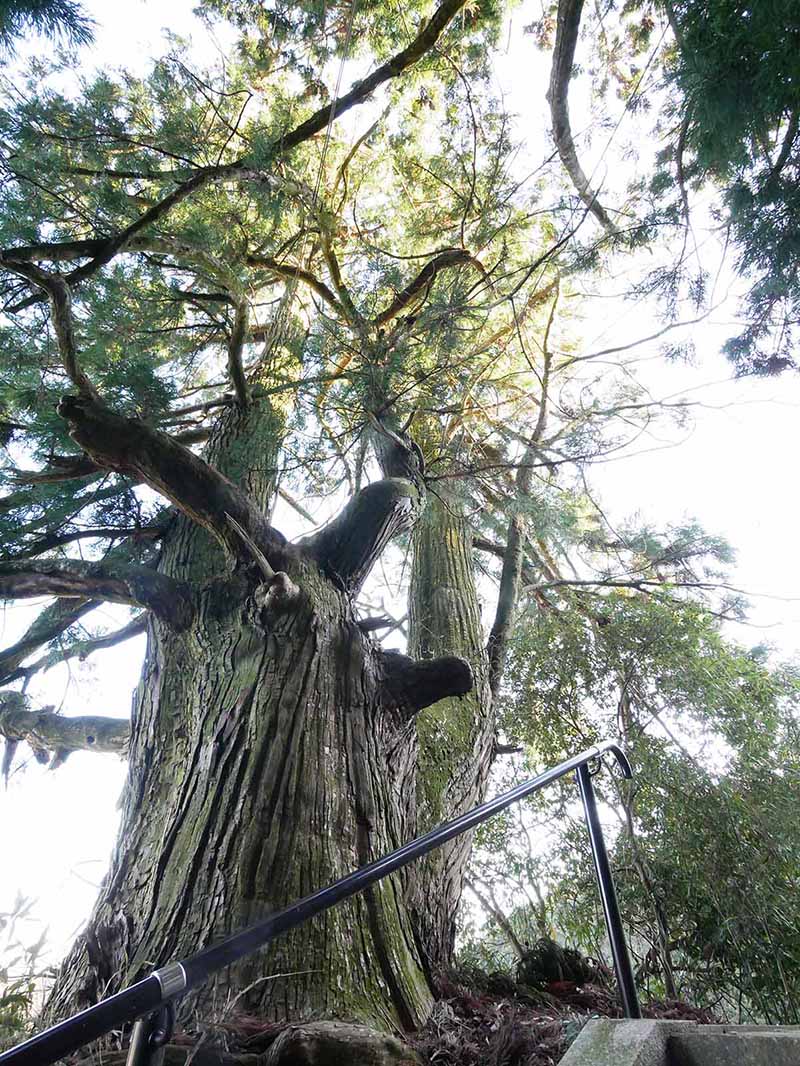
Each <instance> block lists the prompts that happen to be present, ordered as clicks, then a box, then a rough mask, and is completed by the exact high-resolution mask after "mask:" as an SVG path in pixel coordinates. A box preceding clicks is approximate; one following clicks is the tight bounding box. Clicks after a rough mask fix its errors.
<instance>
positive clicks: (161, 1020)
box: [125, 1002, 175, 1066]
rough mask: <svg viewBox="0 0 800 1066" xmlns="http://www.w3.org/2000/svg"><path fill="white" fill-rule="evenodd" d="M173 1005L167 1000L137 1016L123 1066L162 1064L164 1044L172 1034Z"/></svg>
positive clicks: (156, 1065) (155, 1065)
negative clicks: (141, 1016) (148, 1012)
mask: <svg viewBox="0 0 800 1066" xmlns="http://www.w3.org/2000/svg"><path fill="white" fill-rule="evenodd" d="M174 1023H175V1007H174V1005H173V1004H172V1003H171V1002H169V1003H165V1004H164V1005H163V1006H162V1007H161V1008H160V1009H159V1010H156V1011H153V1012H152V1014H146V1015H145V1016H144V1017H143V1018H139V1020H138V1021H137V1022H136V1024H135V1025H134V1027H133V1032H132V1033H131V1042H130V1044H129V1045H128V1057H127V1059H126V1060H125V1066H162V1063H163V1062H164V1045H165V1044H166V1043H167V1041H168V1040H169V1038H170V1037H171V1036H172V1030H173V1027H174Z"/></svg>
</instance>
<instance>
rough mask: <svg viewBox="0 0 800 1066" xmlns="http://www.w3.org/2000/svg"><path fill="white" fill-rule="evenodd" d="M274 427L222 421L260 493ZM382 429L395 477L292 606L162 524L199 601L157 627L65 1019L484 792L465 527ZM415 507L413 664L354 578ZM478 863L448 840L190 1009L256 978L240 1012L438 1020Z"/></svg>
mask: <svg viewBox="0 0 800 1066" xmlns="http://www.w3.org/2000/svg"><path fill="white" fill-rule="evenodd" d="M281 434H282V418H281V412H278V411H275V410H273V409H271V408H269V407H267V406H266V405H264V404H262V403H261V402H257V401H255V400H254V401H253V402H252V403H251V404H250V406H249V407H248V408H247V409H246V410H243V409H241V408H235V409H230V410H228V411H226V412H224V413H223V415H222V416H221V420H220V423H219V426H218V429H217V431H216V433H215V434H214V436H213V437H212V439H211V441H210V443H209V449H208V452H207V457H208V458H209V459H213V463H214V467H215V468H216V470H217V471H219V473H220V474H224V475H225V477H226V478H228V479H229V482H230V484H231V485H233V486H237V487H238V488H239V489H241V490H246V491H247V493H248V496H249V498H250V500H251V501H252V503H253V504H254V505H257V506H259V507H264V506H265V505H266V503H267V501H268V500H269V499H271V497H272V495H273V492H274V486H275V473H274V471H275V459H276V456H277V452H278V449H279V447H280V443H281ZM380 437H381V440H382V441H383V445H382V450H381V458H382V465H383V466H384V468H385V470H386V471H387V472H388V473H389V475H390V476H389V477H388V478H386V479H385V480H384V481H382V482H378V483H376V485H373V486H370V487H369V488H368V489H366V490H364V491H363V492H362V493H360V494H359V495H358V496H357V497H356V498H355V499H354V501H353V502H352V503H351V504H350V505H349V506H348V507H347V508H345V511H344V512H343V515H342V516H341V518H340V520H339V522H338V524H337V523H333V524H332V526H331V527H329V528H328V530H327V532H326V531H323V532H322V534H321V535H320V538H315V539H314V540H312V541H310V542H308V543H307V544H306V545H305V547H303V546H300V547H298V549H297V550H296V551H294V552H292V553H291V554H290V555H288V556H287V559H286V569H287V571H288V578H289V579H290V580H291V582H292V584H293V585H294V586H295V587H296V588H297V590H298V593H297V595H296V596H295V597H293V598H292V600H291V602H289V603H287V604H282V605H281V609H280V610H276V609H274V608H273V607H272V606H271V600H270V598H269V597H267V598H266V599H265V597H264V596H263V595H262V593H263V589H264V585H263V578H262V575H261V574H260V573H259V572H258V571H257V569H256V568H255V567H243V568H239V569H237V570H235V571H234V572H233V573H231V572H230V570H229V568H228V561H227V560H226V558H225V557H224V555H223V552H222V551H221V549H220V546H219V544H218V543H217V542H216V541H215V540H214V539H213V538H212V537H211V536H210V535H209V532H208V531H207V530H206V529H203V528H200V527H199V526H198V525H197V524H196V523H195V522H194V521H192V519H191V518H189V517H188V516H186V515H183V514H178V515H176V517H175V519H174V520H173V522H172V524H171V526H170V527H169V528H168V529H167V532H166V534H165V539H164V544H163V551H162V556H161V563H160V570H161V572H162V573H163V574H164V575H165V577H166V578H169V579H173V580H175V579H177V580H181V581H191V582H192V584H193V587H194V588H195V594H196V599H197V610H196V612H195V615H194V617H193V619H192V621H191V624H190V626H189V627H188V628H186V629H184V630H183V631H178V630H176V629H175V628H174V627H172V626H169V625H166V624H164V623H163V622H162V621H160V620H159V619H158V618H152V619H151V621H150V627H149V634H148V651H147V657H146V662H145V666H144V671H143V675H142V679H141V682H140V685H139V688H138V690H137V693H136V697H135V701H134V713H133V719H132V725H131V741H130V754H129V777H128V783H127V787H126V790H125V793H124V797H123V818H122V826H121V830H120V836H119V841H118V845H117V849H116V852H115V855H114V858H113V861H112V867H111V870H110V872H109V875H108V877H107V879H106V882H105V883H104V887H103V890H102V892H101V896H100V899H99V901H98V904H97V906H96V908H95V911H94V913H93V915H92V918H91V919H90V921H89V923H88V926H87V928H86V931H85V932H84V933H83V934H82V935H81V937H80V938H79V940H78V941H77V943H76V944H75V946H74V948H73V950H72V952H71V954H70V956H69V957H68V958H67V960H66V961H65V964H64V966H63V969H62V972H61V974H60V977H59V979H58V981H57V983H56V987H55V990H54V993H53V996H52V998H51V1001H50V1003H49V1005H48V1013H49V1015H50V1016H51V1017H61V1016H64V1015H65V1014H66V1013H68V1012H71V1011H73V1010H75V1009H76V1008H80V1007H83V1006H85V1005H86V1004H87V1003H91V1002H94V1001H95V1000H96V999H97V998H99V997H100V996H101V995H104V994H108V993H109V992H110V991H113V990H114V989H116V988H119V987H120V986H122V985H125V984H126V983H129V982H130V981H132V980H135V979H137V978H139V977H140V976H142V975H143V974H144V973H146V972H148V971H149V970H150V969H151V968H152V967H153V966H155V965H160V964H163V963H165V962H166V961H168V960H170V959H174V958H180V957H181V956H185V955H190V954H193V953H195V952H196V951H198V950H200V949H201V948H202V947H204V946H206V945H208V944H209V943H211V942H213V941H215V940H217V939H219V938H221V937H222V936H224V935H226V934H227V933H230V932H232V931H234V930H237V929H240V928H242V927H243V926H245V925H247V924H249V923H251V922H253V921H255V920H257V919H259V918H261V917H263V916H264V915H265V914H267V913H269V912H270V911H273V910H275V909H277V908H280V907H283V906H285V905H287V904H289V903H291V902H293V901H295V900H296V899H298V898H299V897H301V896H304V895H306V894H307V893H309V892H311V891H313V890H314V889H316V888H319V887H321V886H323V885H325V884H327V883H329V882H330V881H332V880H334V879H336V878H338V877H341V876H342V875H344V874H345V873H347V872H349V871H351V870H353V869H355V868H356V867H358V866H360V865H363V864H364V863H366V862H369V861H370V860H372V859H374V858H376V857H378V856H379V855H381V854H383V853H385V852H388V851H390V850H392V849H393V848H395V847H397V846H399V845H400V844H402V843H405V842H406V841H407V840H409V839H411V838H412V837H413V836H415V835H417V834H418V833H419V832H421V831H423V830H424V829H425V828H427V827H428V826H429V825H430V824H431V823H432V822H433V821H437V820H439V819H441V818H446V817H450V816H451V815H453V814H455V813H457V812H459V811H461V810H463V809H465V808H467V807H468V806H470V805H472V804H473V803H474V802H475V801H476V800H477V799H479V798H480V797H481V796H482V794H483V789H484V784H485V779H486V773H487V771H488V766H489V757H490V751H491V740H492V735H493V728H492V722H491V715H490V713H489V699H488V688H487V684H486V661H485V652H484V649H483V639H482V635H481V631H480V618H479V612H478V607H477V602H476V599H475V590H474V585H473V581H472V569H471V543H470V539H469V536H468V532H467V529H466V526H465V524H464V523H463V521H461V520H459V519H457V518H455V517H454V516H453V514H452V513H451V509H450V508H446V507H442V506H441V505H440V504H439V503H438V501H435V500H431V501H429V502H430V503H432V504H433V508H432V510H431V512H430V519H426V517H425V514H426V512H425V511H424V510H422V511H421V509H422V507H423V504H424V502H425V495H424V485H423V484H422V482H421V471H422V461H421V456H420V455H419V452H418V449H415V448H414V447H412V446H411V444H410V442H406V441H405V440H401V439H400V438H399V437H398V436H397V435H396V434H393V433H392V432H391V431H389V432H388V433H386V432H384V431H381V432H380ZM259 442H260V444H261V445H263V456H260V455H259V451H258V447H257V445H258V444H259ZM393 449H394V454H393ZM420 512H421V513H422V516H423V518H422V528H421V531H420V533H419V535H418V537H417V544H416V549H415V564H414V572H415V577H414V596H415V602H416V608H415V615H414V627H415V634H416V636H415V641H414V643H415V646H414V648H413V649H412V651H413V654H414V655H415V657H418V658H419V659H421V660H422V661H421V662H415V661H414V660H413V659H412V658H410V657H407V656H400V655H387V654H386V653H384V652H383V651H382V649H381V648H380V647H379V645H378V644H376V643H375V642H374V641H373V639H372V638H371V637H370V636H369V634H367V633H365V632H364V631H363V630H362V629H361V627H360V626H359V625H358V622H357V620H356V617H355V614H354V608H353V595H352V592H353V589H354V587H356V586H357V583H358V582H359V581H360V580H361V577H362V576H363V573H364V572H365V570H366V568H368V565H369V562H370V561H371V560H374V558H375V557H376V555H377V551H378V549H379V546H382V545H383V544H384V543H385V541H386V539H388V536H389V535H391V534H393V533H394V532H397V531H398V530H399V529H401V528H405V527H407V526H408V525H409V524H410V523H411V522H412V521H413V520H414V519H417V518H418V516H419V515H420ZM434 632H435V633H437V634H438V635H437V636H436V637H435V638H434V637H433V636H432V635H431V634H432V633H434ZM453 652H455V653H456V654H455V655H454V654H452V653H453ZM473 684H474V685H475V686H476V688H477V695H474V694H473V692H472V691H471V686H472V685H473ZM454 694H462V695H460V696H456V695H454ZM463 694H466V695H463ZM442 696H444V697H447V698H444V699H439V697H442ZM437 699H439V702H436V703H434V704H433V706H429V705H430V704H431V702H432V701H435V700H437ZM426 707H427V709H424V710H420V708H426ZM420 737H421V738H422V743H423V750H424V755H423V759H422V763H421V765H420V761H419V758H418V749H419V738H420ZM418 807H421V817H419V816H418ZM468 853H469V841H468V840H461V841H459V842H457V843H451V844H450V845H448V846H447V848H446V849H444V851H443V852H442V853H441V854H439V855H437V857H435V858H433V859H431V860H430V861H428V862H427V863H420V864H416V865H415V866H414V867H413V868H411V869H406V870H404V871H401V872H400V873H398V874H395V875H393V876H392V877H391V878H389V879H386V880H384V881H382V882H381V883H380V884H379V885H377V886H375V887H374V888H373V889H372V890H370V891H369V892H365V893H364V894H362V895H360V896H358V897H356V898H354V899H353V900H351V901H348V902H347V903H345V904H342V905H340V906H338V907H336V908H335V909H334V910H332V911H330V912H328V913H327V914H326V915H325V916H321V917H319V918H318V919H316V920H314V921H313V922H311V923H309V924H307V925H305V926H303V927H301V928H300V929H298V930H295V931H294V932H293V933H292V934H290V935H288V936H285V937H282V938H279V939H278V940H276V941H275V942H274V943H273V944H272V945H270V946H269V947H268V948H267V949H265V950H264V951H263V952H261V953H260V954H259V955H258V956H256V957H254V958H250V959H247V960H243V961H242V962H240V963H239V964H237V965H235V966H233V967H231V968H230V969H228V970H226V971H225V972H224V974H221V975H218V977H217V978H216V979H215V980H214V981H213V982H211V983H210V984H209V985H208V986H206V988H205V989H204V990H203V991H202V992H201V993H199V994H198V995H197V996H196V997H194V998H193V999H192V1000H191V1001H187V1002H184V1004H183V1005H182V1008H181V1009H182V1010H183V1011H184V1012H188V1011H191V1010H193V1009H200V1010H201V1011H202V1012H203V1013H205V1014H207V1013H210V1012H212V1011H213V1010H214V1008H215V1005H216V1008H217V1009H218V1008H219V1006H220V1005H224V1004H225V1003H226V1002H230V1000H231V999H232V998H233V997H235V996H236V995H237V994H239V993H240V992H241V993H243V994H242V996H241V998H240V1000H239V1002H238V1004H237V1009H244V1010H247V1011H251V1012H254V1013H257V1014H259V1015H261V1016H262V1017H265V1018H267V1019H275V1020H284V1019H290V1020H298V1021H305V1020H308V1019H313V1018H320V1017H327V1018H330V1017H334V1018H340V1019H347V1020H351V1021H352V1020H356V1021H359V1022H362V1023H366V1024H368V1025H372V1026H375V1027H377V1028H378V1029H381V1030H384V1031H386V1030H389V1031H401V1030H408V1029H412V1028H415V1027H416V1026H418V1025H419V1024H421V1023H422V1022H423V1021H424V1020H425V1018H426V1017H427V1015H428V1012H429V1010H430V1006H431V1003H432V991H431V988H432V980H431V978H432V975H433V973H434V972H435V971H436V970H438V969H439V968H440V967H441V966H443V965H445V964H446V963H447V962H448V961H449V956H450V952H451V949H452V942H453V935H454V919H455V910H456V907H457V904H458V900H459V897H460V893H461V886H462V879H463V872H464V866H465V863H466V859H467V856H468ZM244 990H247V991H244ZM331 1061H332V1060H331Z"/></svg>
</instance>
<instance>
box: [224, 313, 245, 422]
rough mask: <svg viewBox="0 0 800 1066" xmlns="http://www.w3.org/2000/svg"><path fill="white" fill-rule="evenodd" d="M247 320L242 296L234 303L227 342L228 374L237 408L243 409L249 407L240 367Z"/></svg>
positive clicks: (241, 367)
mask: <svg viewBox="0 0 800 1066" xmlns="http://www.w3.org/2000/svg"><path fill="white" fill-rule="evenodd" d="M248 319H249V310H248V307H247V300H246V299H245V297H244V296H242V297H240V298H239V299H238V300H237V302H236V311H235V313H234V317H233V329H232V330H231V335H230V339H229V341H228V374H229V376H230V379H231V381H232V382H233V387H234V389H235V390H236V398H237V399H238V401H239V406H240V407H243V408H245V407H249V405H250V390H249V389H248V387H247V379H246V378H245V376H244V367H243V365H242V351H243V349H244V341H245V337H246V335H247V322H248Z"/></svg>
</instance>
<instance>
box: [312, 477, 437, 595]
mask: <svg viewBox="0 0 800 1066" xmlns="http://www.w3.org/2000/svg"><path fill="white" fill-rule="evenodd" d="M423 498H424V497H423V494H422V493H421V492H420V490H419V488H418V487H417V486H416V485H415V484H414V482H412V481H409V480H407V479H405V478H384V479H383V480H382V481H374V482H373V483H372V484H371V485H367V486H366V487H365V488H363V489H361V491H360V492H358V493H356V495H355V496H353V497H352V499H351V500H350V501H349V502H348V503H347V505H346V506H345V507H344V509H343V510H342V511H341V512H340V513H339V514H338V515H337V516H336V518H334V519H333V520H332V521H331V522H329V523H328V525H327V526H325V527H324V528H323V529H321V530H320V531H319V533H315V534H314V535H313V536H312V537H308V538H307V539H305V540H303V541H301V542H300V547H301V549H302V550H303V551H304V552H305V553H306V554H308V555H310V556H311V557H312V558H313V559H315V560H316V561H317V563H318V564H319V566H320V567H321V569H322V570H323V572H324V573H325V574H327V576H328V577H330V578H331V579H332V580H333V581H335V582H336V583H337V584H338V585H340V586H341V587H342V588H343V589H346V590H347V591H348V592H350V593H355V592H357V591H358V590H359V589H360V588H361V586H362V585H363V583H364V581H365V580H366V579H367V576H368V574H369V572H370V570H371V569H372V567H373V566H374V564H375V563H376V561H377V560H378V558H379V556H380V554H381V552H382V551H383V550H384V548H385V547H386V545H387V544H388V543H389V542H390V541H391V540H392V539H393V538H394V537H396V536H397V534H398V533H401V532H403V531H404V530H406V529H410V528H411V527H412V526H413V525H414V523H415V521H416V520H417V516H418V515H419V513H420V511H421V509H422V502H423Z"/></svg>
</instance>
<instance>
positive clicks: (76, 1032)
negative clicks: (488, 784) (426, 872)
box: [0, 741, 641, 1066]
mask: <svg viewBox="0 0 800 1066" xmlns="http://www.w3.org/2000/svg"><path fill="white" fill-rule="evenodd" d="M606 754H611V755H613V756H614V758H615V759H616V761H617V763H618V765H619V767H620V769H621V771H622V774H623V776H624V777H628V778H630V777H632V776H633V774H632V771H631V767H630V764H629V762H628V760H627V758H626V756H625V754H624V752H623V751H622V749H621V748H620V747H619V746H618V745H617V744H614V743H613V742H610V741H609V742H607V743H605V744H599V745H597V746H596V747H594V748H589V749H587V750H586V751H583V752H581V753H580V754H579V755H574V756H573V757H572V758H571V759H567V760H565V761H564V762H562V763H559V764H558V765H557V766H554V767H552V769H550V770H545V771H544V773H541V774H539V775H538V776H537V777H534V778H531V779H530V780H529V781H526V782H524V783H523V784H521V785H517V787H516V788H512V789H511V790H510V791H509V792H504V793H502V795H500V796H495V798H494V799H491V800H488V801H487V802H486V803H482V804H481V805H480V806H478V807H475V808H473V810H471V811H467V812H466V813H465V814H462V815H460V816H459V817H458V818H454V819H453V820H452V821H450V822H445V823H444V824H443V825H440V826H437V827H436V828H435V829H431V830H430V832H428V833H425V834H424V835H423V836H421V837H417V839H416V840H412V841H411V842H410V843H408V844H405V845H403V847H401V848H398V849H397V850H396V851H392V852H390V853H389V854H388V855H384V856H382V857H381V858H380V859H375V861H374V862H371V863H368V864H367V865H366V866H362V867H360V868H359V869H358V870H355V871H353V873H350V874H347V876H346V877H342V878H340V880H338V881H334V882H333V884H331V885H328V886H327V888H322V889H319V890H318V891H317V892H313V893H312V894H311V895H310V896H305V897H304V898H303V899H301V900H298V901H297V902H296V903H293V904H292V905H291V906H289V907H286V908H285V909H284V910H282V911H276V912H275V913H274V914H271V915H269V916H268V917H267V918H264V919H263V920H262V921H260V922H256V923H255V925H251V926H249V927H248V928H247V929H243V930H241V931H240V932H238V933H234V934H233V935H232V936H229V937H227V938H226V939H225V940H222V941H220V943H219V944H215V945H213V946H211V947H208V948H205V949H204V950H203V951H200V952H198V953H197V954H196V955H191V956H189V958H186V959H182V960H181V961H178V962H170V963H167V965H165V966H162V967H160V968H159V969H157V970H155V971H154V972H153V973H152V974H150V976H149V977H146V978H144V979H143V980H141V981H137V983H136V984H134V985H131V986H130V987H129V988H126V989H123V991H121V992H117V993H116V995H113V996H109V997H108V999H104V1000H102V1001H101V1002H100V1003H96V1004H95V1005H94V1006H93V1007H89V1008H88V1009H87V1010H84V1011H81V1013H80V1014H76V1015H75V1016H74V1017H72V1018H68V1019H67V1020H66V1021H63V1022H59V1023H58V1024H57V1025H54V1026H52V1027H51V1028H50V1029H46V1030H45V1031H44V1032H42V1033H38V1034H37V1035H36V1036H33V1037H31V1038H30V1039H29V1040H26V1041H25V1042H24V1043H22V1044H19V1045H18V1046H17V1047H15V1048H11V1050H9V1051H6V1052H4V1053H2V1054H0V1066H49V1064H51V1063H55V1062H57V1061H58V1060H59V1059H60V1058H62V1057H64V1056H65V1055H70V1054H72V1053H73V1052H74V1051H77V1050H78V1049H79V1048H81V1047H83V1046H84V1044H88V1043H90V1042H91V1041H92V1040H96V1039H98V1037H101V1036H104V1035H105V1034H106V1033H109V1032H111V1031H112V1030H114V1029H119V1028H121V1027H122V1026H123V1025H125V1024H127V1023H128V1022H132V1021H134V1020H136V1019H139V1021H138V1022H137V1025H136V1028H135V1029H134V1033H133V1036H132V1038H131V1045H130V1051H129V1054H128V1066H145V1064H147V1063H148V1062H149V1061H150V1056H151V1054H152V1053H153V1051H154V1049H155V1048H156V1047H158V1046H160V1045H161V1044H163V1043H165V1042H166V1040H167V1039H168V1038H169V1036H170V1032H171V1018H172V1015H173V1013H174V1002H175V1000H176V999H177V998H178V997H179V996H182V995H185V994H186V993H187V992H189V991H191V990H192V989H195V988H197V987H199V986H200V985H201V984H203V983H204V982H205V981H206V980H207V979H208V978H209V977H210V976H211V974H212V973H215V972H216V971H218V970H222V969H224V968H225V967H226V966H230V965H231V963H233V962H236V961H237V960H238V959H240V958H243V957H244V956H245V955H250V954H252V953H253V952H254V951H257V950H258V949H259V948H260V947H263V946H264V945H265V944H266V943H268V941H270V940H272V939H273V938H274V937H276V936H278V935H279V934H280V933H284V932H286V931H287V930H289V929H293V928H295V927H296V926H298V925H301V924H302V923H303V922H306V921H308V920H309V918H313V917H314V916H315V915H317V914H320V913H321V912H322V911H326V910H328V908H329V907H333V906H334V905H335V904H336V903H340V902H341V901H342V900H345V899H349V897H350V896H354V895H356V893H358V892H361V891H363V890H364V889H365V888H367V887H369V885H372V884H374V883H375V882H376V881H379V880H380V879H381V878H383V877H386V876H387V875H388V874H391V873H394V872H395V870H399V869H400V868H401V867H402V866H406V865H407V864H408V863H410V862H413V860H414V859H418V858H420V857H421V856H422V855H426V854H427V853H428V852H430V851H433V850H434V849H435V848H438V847H440V846H441V845H442V844H445V843H447V841H448V840H452V839H453V838H454V837H457V836H460V834H461V833H466V832H467V831H468V830H470V829H474V828H475V826H477V825H480V823H481V822H485V821H486V820H487V819H488V818H491V817H492V815H495V814H498V813H499V812H500V811H502V810H505V809H506V808H507V807H510V806H511V805H512V804H514V803H517V802H519V800H521V799H525V797H527V796H530V795H532V794H533V793H534V792H538V791H539V790H540V789H542V788H545V787H546V786H547V785H550V784H552V783H553V781H557V780H558V779H559V778H561V777H564V776H566V774H568V773H571V772H572V771H575V775H576V778H577V781H578V786H579V788H580V793H581V799H582V801H583V808H584V815H585V817H586V827H587V830H588V832H589V839H590V841H591V845H592V856H593V859H594V865H595V873H596V875H597V882H598V887H599V889H600V898H601V901H602V904H603V913H604V915H605V920H606V928H607V930H608V937H609V941H610V943H611V953H612V957H613V960H614V969H615V972H616V977H617V983H618V985H619V990H620V996H621V998H622V1004H623V1013H624V1015H625V1017H627V1018H640V1017H641V1011H640V1009H639V1002H638V999H637V995H636V987H635V984H634V979H633V969H632V967H631V962H630V956H629V954H628V947H627V944H626V942H625V934H624V932H623V929H622V920H621V917H620V912H619V905H618V903H617V896H616V891H615V889H614V881H613V879H612V876H611V868H610V865H609V862H608V854H607V852H606V847H605V841H604V840H603V831H602V827H601V825H600V820H599V817H598V814H597V803H596V799H595V795H594V788H593V786H592V773H591V771H590V770H589V763H592V762H595V761H598V760H602V757H603V756H604V755H606Z"/></svg>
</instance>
